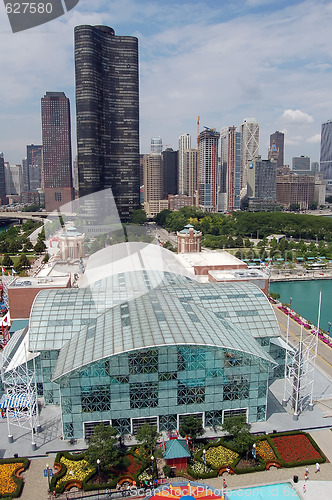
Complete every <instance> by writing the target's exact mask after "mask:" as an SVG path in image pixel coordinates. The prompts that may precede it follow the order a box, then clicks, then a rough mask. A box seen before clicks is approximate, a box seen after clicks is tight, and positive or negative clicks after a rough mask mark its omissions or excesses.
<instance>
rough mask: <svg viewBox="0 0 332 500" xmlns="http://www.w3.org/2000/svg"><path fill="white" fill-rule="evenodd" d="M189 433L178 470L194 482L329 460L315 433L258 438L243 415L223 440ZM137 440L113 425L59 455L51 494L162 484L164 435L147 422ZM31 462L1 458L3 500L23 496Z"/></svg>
mask: <svg viewBox="0 0 332 500" xmlns="http://www.w3.org/2000/svg"><path fill="white" fill-rule="evenodd" d="M191 425H193V422H191ZM189 430H190V429H189V428H187V429H186V433H185V436H186V440H187V443H188V445H187V446H188V450H189V451H190V455H191V456H190V458H189V462H188V466H187V469H181V470H178V471H177V473H178V474H181V475H182V476H186V477H188V479H204V478H207V477H216V476H218V474H222V473H223V472H224V471H225V470H226V467H230V468H231V469H232V472H234V473H235V474H243V473H248V472H253V471H259V470H264V469H265V468H268V467H269V466H270V465H271V464H272V465H276V466H278V467H279V466H281V467H295V466H298V465H309V464H314V463H316V462H319V463H322V462H325V461H326V457H325V456H324V454H323V453H322V451H321V450H320V449H319V447H318V446H317V444H316V443H315V441H314V440H313V439H312V438H311V436H310V435H309V434H307V433H305V432H301V431H299V432H284V433H274V434H269V435H262V436H254V435H253V434H251V433H250V432H249V431H250V425H249V424H247V423H246V422H245V420H244V419H243V418H242V417H231V418H229V419H227V421H225V423H224V425H223V427H222V430H223V431H224V433H225V436H224V437H222V438H220V439H214V440H207V439H206V440H202V439H201V440H198V439H197V438H198V436H199V435H200V434H202V433H203V431H202V430H201V429H200V428H199V427H196V429H195V428H194V426H193V433H195V432H196V435H195V439H193V438H192V436H191V435H190V434H189V432H188V431H189ZM188 436H190V437H188ZM136 438H137V439H138V441H139V443H140V444H139V445H136V446H134V447H132V448H130V449H127V448H125V447H123V446H121V444H119V442H118V438H117V432H116V430H115V429H114V428H113V427H110V426H106V427H104V426H103V425H100V426H97V427H96V428H95V433H94V436H92V437H91V440H90V444H89V447H88V449H87V450H86V452H84V453H81V454H70V453H68V452H60V453H58V454H57V456H56V459H55V464H54V467H53V468H54V470H55V471H56V472H55V474H54V476H53V477H52V480H51V485H50V486H51V491H54V490H55V491H56V492H57V493H62V492H63V491H65V490H68V489H70V488H71V487H73V486H76V487H78V488H80V489H83V490H86V491H89V490H98V489H102V490H105V489H106V488H108V489H110V490H111V489H115V488H116V486H117V485H118V484H120V485H121V486H122V487H127V486H130V485H131V484H133V483H136V485H137V486H138V487H142V486H144V485H148V484H149V483H150V481H151V480H156V479H158V478H159V480H160V479H161V474H160V471H159V474H158V473H157V467H156V460H155V458H153V459H152V458H151V457H153V456H155V457H159V458H161V456H162V444H160V443H159V445H158V439H159V433H158V432H157V430H156V429H155V428H151V427H150V426H149V425H148V424H145V425H144V426H143V427H142V428H141V429H140V430H139V431H138V434H137V435H136ZM28 464H29V461H28V460H27V459H23V458H22V459H9V460H0V498H3V497H11V498H14V497H17V496H19V495H20V493H21V489H22V484H23V481H22V479H21V478H20V476H19V474H17V472H18V470H19V469H21V471H22V470H24V469H26V468H27V467H28ZM167 468H168V469H169V470H168V471H167V472H166V469H167ZM169 472H170V467H169V466H165V467H164V473H165V475H167V476H168V473H169ZM15 473H16V475H15Z"/></svg>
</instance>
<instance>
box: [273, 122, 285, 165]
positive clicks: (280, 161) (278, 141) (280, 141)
mask: <svg viewBox="0 0 332 500" xmlns="http://www.w3.org/2000/svg"><path fill="white" fill-rule="evenodd" d="M284 144H285V134H284V133H283V132H279V130H276V132H274V133H273V134H271V135H270V150H271V151H272V150H273V149H275V150H276V151H278V155H277V156H276V158H272V157H271V158H269V159H270V160H272V159H276V161H277V168H280V167H282V166H283V165H284ZM273 145H274V148H273Z"/></svg>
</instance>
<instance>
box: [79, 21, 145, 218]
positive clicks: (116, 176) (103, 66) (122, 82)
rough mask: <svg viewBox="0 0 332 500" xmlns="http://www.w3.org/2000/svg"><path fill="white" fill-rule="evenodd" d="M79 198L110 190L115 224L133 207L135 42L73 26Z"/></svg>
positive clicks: (103, 28) (136, 123)
mask: <svg viewBox="0 0 332 500" xmlns="http://www.w3.org/2000/svg"><path fill="white" fill-rule="evenodd" d="M75 75H76V115H77V156H78V175H79V194H80V197H82V196H84V195H88V194H91V193H94V192H96V191H100V190H102V189H107V188H111V189H112V191H113V195H114V199H115V202H116V206H117V208H118V211H119V215H120V218H121V220H124V221H128V220H129V219H130V216H131V212H132V211H133V210H135V209H137V208H139V86H138V40H137V38H135V37H132V36H116V35H115V32H114V30H113V29H112V28H109V27H107V26H88V25H84V26H76V28H75Z"/></svg>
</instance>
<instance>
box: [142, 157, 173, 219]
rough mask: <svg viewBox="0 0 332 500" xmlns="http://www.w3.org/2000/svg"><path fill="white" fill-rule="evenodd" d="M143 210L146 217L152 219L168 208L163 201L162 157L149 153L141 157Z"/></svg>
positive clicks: (165, 201)
mask: <svg viewBox="0 0 332 500" xmlns="http://www.w3.org/2000/svg"><path fill="white" fill-rule="evenodd" d="M143 169H144V170H143V177H144V210H145V211H146V213H147V215H148V217H154V216H155V215H157V213H159V212H160V211H161V210H163V209H165V208H168V202H167V200H166V199H165V198H166V197H165V188H164V174H163V162H162V156H161V154H159V153H151V154H149V155H144V157H143Z"/></svg>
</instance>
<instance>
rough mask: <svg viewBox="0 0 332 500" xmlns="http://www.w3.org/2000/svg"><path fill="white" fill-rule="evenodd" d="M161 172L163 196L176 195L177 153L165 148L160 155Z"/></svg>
mask: <svg viewBox="0 0 332 500" xmlns="http://www.w3.org/2000/svg"><path fill="white" fill-rule="evenodd" d="M161 159H162V171H163V175H164V194H165V196H167V195H168V194H177V189H178V152H177V151H173V149H172V148H166V149H165V151H163V152H162V153H161Z"/></svg>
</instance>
